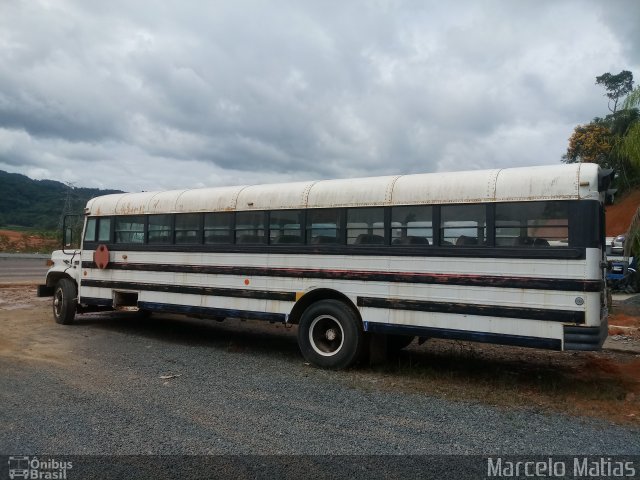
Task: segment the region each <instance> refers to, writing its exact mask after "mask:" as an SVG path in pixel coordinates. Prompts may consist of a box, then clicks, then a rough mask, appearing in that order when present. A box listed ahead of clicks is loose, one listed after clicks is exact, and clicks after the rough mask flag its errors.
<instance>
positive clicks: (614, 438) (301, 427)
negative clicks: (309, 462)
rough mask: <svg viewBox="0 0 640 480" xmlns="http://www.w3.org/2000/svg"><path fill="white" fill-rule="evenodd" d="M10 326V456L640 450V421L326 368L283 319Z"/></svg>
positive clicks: (37, 310)
mask: <svg viewBox="0 0 640 480" xmlns="http://www.w3.org/2000/svg"><path fill="white" fill-rule="evenodd" d="M45 301H46V302H47V303H44V302H45ZM0 326H2V328H3V331H4V332H5V334H4V335H3V336H2V337H1V338H0V372H1V373H0V454H32V453H36V452H38V453H39V452H46V453H49V454H61V455H71V454H102V455H105V454H107V455H108V454H127V455H135V454H393V455H395V454H483V455H498V454H500V455H505V454H526V455H531V454H554V455H562V454H564V455H586V454H602V455H605V454H606V455H612V454H637V453H638V452H640V430H638V429H637V428H633V427H625V426H619V425H615V424H612V423H609V422H606V421H602V420H594V419H584V418H576V417H570V416H565V415H562V414H553V413H548V412H537V411H535V410H528V409H512V408H505V407H502V408H497V407H491V406H488V405H485V404H482V403H481V402H477V403H468V402H460V401H450V400H446V399H443V398H437V397H431V396H428V395H425V394H424V393H417V392H407V391H393V390H390V389H388V388H377V386H376V373H375V372H371V371H365V372H358V371H347V372H329V371H323V370H319V369H316V368H313V367H311V366H309V365H306V364H305V363H304V361H303V360H302V357H301V356H300V354H299V352H298V349H297V344H296V340H295V331H294V330H285V329H284V327H282V326H275V325H273V326H269V325H262V324H260V325H257V326H252V322H239V321H227V322H224V323H217V322H206V321H197V320H184V319H182V320H177V319H175V318H173V317H155V316H154V317H152V318H150V319H141V318H138V317H132V316H131V315H122V314H98V315H95V314H94V315H86V316H84V317H82V319H81V320H80V321H79V322H78V324H77V325H74V326H71V327H64V326H59V325H56V324H54V323H53V321H52V320H51V319H50V313H49V308H48V300H47V299H40V300H38V301H37V302H36V303H35V304H33V305H31V306H28V307H25V308H19V309H12V310H5V311H0ZM246 327H250V328H246ZM171 375H176V376H175V377H173V378H161V377H162V376H171ZM359 376H364V377H366V378H367V382H368V384H367V385H368V386H366V387H365V386H363V382H362V381H354V379H356V378H357V377H359Z"/></svg>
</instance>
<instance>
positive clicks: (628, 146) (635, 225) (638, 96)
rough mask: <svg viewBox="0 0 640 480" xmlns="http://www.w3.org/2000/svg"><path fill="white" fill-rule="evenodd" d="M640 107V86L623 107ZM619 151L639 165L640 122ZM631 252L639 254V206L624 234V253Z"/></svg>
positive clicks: (626, 136) (635, 124)
mask: <svg viewBox="0 0 640 480" xmlns="http://www.w3.org/2000/svg"><path fill="white" fill-rule="evenodd" d="M638 107H640V87H637V88H636V89H635V90H633V91H632V92H631V93H630V94H629V95H628V96H627V98H626V100H625V102H624V108H625V109H632V108H638ZM620 151H621V152H622V153H623V154H624V155H626V156H627V157H628V158H629V160H630V161H631V162H632V163H634V164H635V165H637V166H640V122H635V123H634V124H633V125H631V127H630V128H629V131H628V132H627V134H626V135H625V136H624V137H623V139H622V143H621V144H620ZM632 253H635V254H636V255H638V254H640V206H639V207H638V210H636V213H635V215H634V216H633V218H632V219H631V223H630V224H629V229H628V230H627V233H626V234H625V241H624V255H625V256H627V257H628V256H630V255H631V254H632Z"/></svg>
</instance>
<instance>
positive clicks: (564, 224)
mask: <svg viewBox="0 0 640 480" xmlns="http://www.w3.org/2000/svg"><path fill="white" fill-rule="evenodd" d="M495 229H496V245H497V246H515V247H526V248H536V247H538V248H539V247H549V246H554V247H567V246H569V204H568V203H567V202H562V201H549V202H510V203H499V204H497V205H496V226H495Z"/></svg>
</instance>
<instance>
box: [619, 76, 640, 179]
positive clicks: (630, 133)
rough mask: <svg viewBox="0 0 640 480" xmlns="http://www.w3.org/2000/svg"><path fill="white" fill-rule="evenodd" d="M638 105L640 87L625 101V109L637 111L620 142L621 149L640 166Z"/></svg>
mask: <svg viewBox="0 0 640 480" xmlns="http://www.w3.org/2000/svg"><path fill="white" fill-rule="evenodd" d="M638 107H640V87H638V88H636V89H635V90H634V91H633V92H631V93H630V94H629V96H628V97H627V98H626V100H625V102H624V108H625V110H629V111H635V112H636V121H635V122H634V123H632V124H631V125H630V126H629V127H628V128H627V131H626V135H625V136H624V138H623V139H622V142H621V144H620V151H621V152H622V153H623V154H624V155H626V156H627V157H629V160H630V161H631V162H632V163H633V164H634V165H636V166H637V167H639V168H640V120H638Z"/></svg>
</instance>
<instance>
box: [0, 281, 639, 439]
mask: <svg viewBox="0 0 640 480" xmlns="http://www.w3.org/2000/svg"><path fill="white" fill-rule="evenodd" d="M50 302H51V300H50V299H49V298H37V297H36V296H35V286H34V285H13V286H11V285H9V286H7V285H5V286H2V287H0V326H1V328H2V332H3V334H2V335H1V336H0V356H4V357H9V358H13V359H15V360H17V361H20V362H29V363H32V362H35V363H38V362H53V363H55V364H56V365H57V367H58V368H67V367H66V366H65V365H66V364H65V352H68V351H71V350H73V349H74V345H73V344H72V340H70V339H69V338H68V336H67V334H66V332H67V331H68V330H66V329H65V328H62V327H59V326H58V325H56V324H55V323H54V322H53V320H52V317H51V307H50ZM92 315H102V316H105V315H106V316H109V315H112V314H110V313H101V314H92ZM154 318H155V317H154ZM178 318H179V317H178ZM616 319H618V320H616ZM612 320H613V321H614V322H618V323H624V324H625V325H621V327H628V326H629V325H637V324H638V318H637V317H630V316H628V315H624V314H620V315H619V316H617V317H613V318H612ZM178 321H179V320H178ZM177 327H179V324H177ZM96 328H97V327H96ZM149 328H153V325H152V322H151V323H149ZM233 328H235V327H233ZM237 328H238V329H239V330H240V329H241V330H242V331H244V332H247V331H248V332H255V334H256V335H257V336H260V335H264V334H265V333H266V332H267V331H268V332H270V333H269V334H270V335H272V334H273V332H274V331H275V332H276V333H277V332H281V334H282V335H291V334H292V333H291V330H288V329H282V328H276V329H275V330H274V326H272V325H268V324H265V323H261V322H243V323H242V324H238V327H237ZM612 328H616V326H615V325H614V326H612ZM292 330H295V328H294V329H292ZM293 333H295V332H293ZM99 334H100V333H99V330H98V331H92V327H91V326H87V327H86V328H85V331H84V333H83V335H85V336H86V335H99ZM638 343H639V344H640V342H638ZM236 347H237V348H240V349H241V350H242V352H241V353H243V354H251V352H250V348H244V347H242V346H241V345H238V346H236ZM276 348H277V347H276ZM68 368H70V369H72V368H73V366H68ZM345 378H346V379H347V380H346V381H348V382H349V383H350V384H352V385H354V386H356V387H358V388H361V389H365V390H372V389H382V390H401V391H406V392H413V393H415V392H421V393H424V394H426V395H434V396H438V397H442V398H447V399H450V400H462V401H469V402H474V403H475V402H480V403H483V404H490V405H497V406H503V407H519V408H535V409H538V410H548V411H561V412H565V413H569V414H571V415H579V416H590V417H598V418H604V419H607V420H611V421H614V422H616V423H622V424H632V425H636V426H639V425H640V354H637V353H633V352H621V351H611V350H603V351H600V352H552V351H545V350H534V349H524V348H517V347H505V346H498V345H484V344H476V343H469V342H454V341H444V340H429V341H428V342H427V343H426V344H425V345H422V346H419V345H417V343H416V342H414V343H413V344H412V345H410V346H409V347H408V348H407V349H406V350H405V351H403V352H401V354H400V356H399V357H397V358H395V359H390V360H389V361H388V362H387V363H386V364H383V365H380V366H376V367H366V366H365V367H363V366H361V367H358V368H355V369H352V370H350V371H349V372H347V373H346V376H345ZM96 387H99V386H96Z"/></svg>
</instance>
